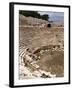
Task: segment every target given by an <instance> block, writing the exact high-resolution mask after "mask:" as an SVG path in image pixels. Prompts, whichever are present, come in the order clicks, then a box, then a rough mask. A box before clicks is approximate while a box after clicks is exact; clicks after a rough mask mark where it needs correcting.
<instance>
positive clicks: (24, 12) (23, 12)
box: [19, 10, 49, 21]
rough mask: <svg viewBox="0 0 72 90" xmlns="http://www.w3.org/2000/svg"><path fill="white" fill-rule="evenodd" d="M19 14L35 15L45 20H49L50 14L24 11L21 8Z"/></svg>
mask: <svg viewBox="0 0 72 90" xmlns="http://www.w3.org/2000/svg"><path fill="white" fill-rule="evenodd" d="M19 14H22V15H24V16H26V17H29V16H31V17H35V18H39V19H43V20H47V21H48V19H49V15H48V14H44V15H40V14H39V13H38V12H37V11H23V10H20V11H19Z"/></svg>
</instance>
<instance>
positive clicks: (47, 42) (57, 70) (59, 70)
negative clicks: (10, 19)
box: [19, 14, 64, 80]
mask: <svg viewBox="0 0 72 90" xmlns="http://www.w3.org/2000/svg"><path fill="white" fill-rule="evenodd" d="M63 76H64V23H63V22H48V21H46V20H42V19H37V18H33V17H26V16H23V15H21V14H20V15H19V79H21V80H23V79H34V78H56V77H63Z"/></svg>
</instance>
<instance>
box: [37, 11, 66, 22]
mask: <svg viewBox="0 0 72 90" xmlns="http://www.w3.org/2000/svg"><path fill="white" fill-rule="evenodd" d="M38 13H40V14H41V15H43V14H48V15H49V20H50V21H63V20H64V12H50V11H46V12H44V11H40V12H38Z"/></svg>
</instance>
